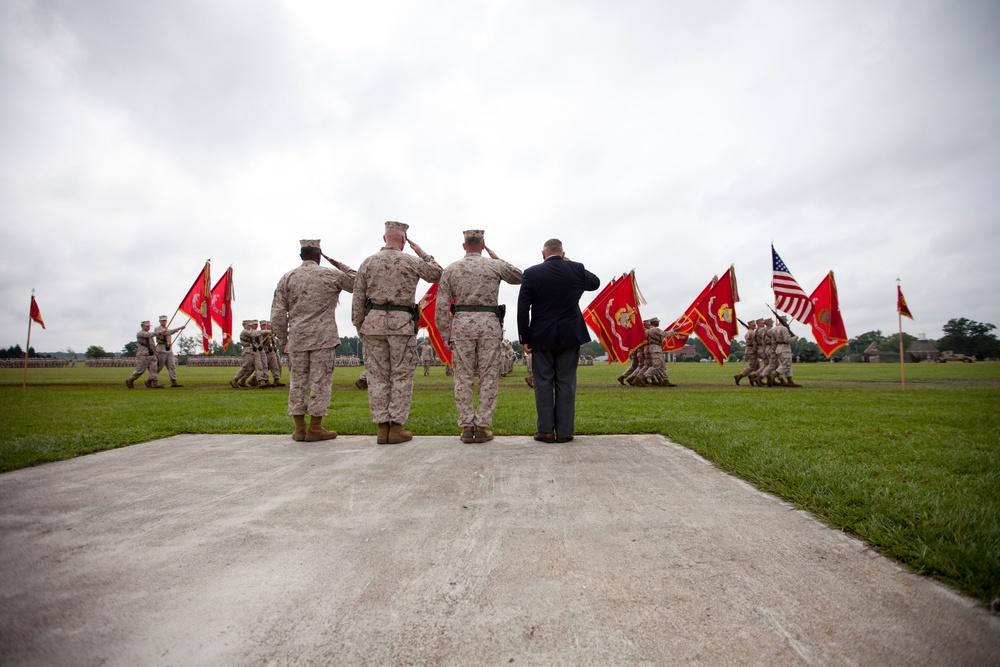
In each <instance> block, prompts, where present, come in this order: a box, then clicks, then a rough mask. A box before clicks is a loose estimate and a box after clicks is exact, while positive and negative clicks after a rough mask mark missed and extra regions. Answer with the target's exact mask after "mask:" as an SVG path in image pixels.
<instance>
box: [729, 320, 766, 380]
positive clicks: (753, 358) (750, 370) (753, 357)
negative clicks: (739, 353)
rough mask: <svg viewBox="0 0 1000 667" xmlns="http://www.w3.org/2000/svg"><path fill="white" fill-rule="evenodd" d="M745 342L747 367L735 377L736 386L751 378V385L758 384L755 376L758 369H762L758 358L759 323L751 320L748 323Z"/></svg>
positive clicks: (744, 337)
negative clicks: (741, 381)
mask: <svg viewBox="0 0 1000 667" xmlns="http://www.w3.org/2000/svg"><path fill="white" fill-rule="evenodd" d="M743 341H744V342H745V343H746V349H745V350H744V354H746V357H747V367H746V368H744V369H743V370H742V371H740V372H739V373H737V374H736V375H734V376H733V380H734V381H735V382H736V384H739V383H740V380H742V379H743V378H745V377H746V378H749V381H750V384H751V385H754V384H757V375H756V374H755V373H756V371H757V369H758V368H760V359H759V358H758V356H757V322H756V320H750V321H749V322H747V332H746V334H744V336H743Z"/></svg>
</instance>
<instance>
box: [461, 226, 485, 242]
mask: <svg viewBox="0 0 1000 667" xmlns="http://www.w3.org/2000/svg"><path fill="white" fill-rule="evenodd" d="M462 236H464V237H465V240H466V241H468V240H469V239H484V238H486V231H485V230H483V229H466V230H465V231H464V232H462Z"/></svg>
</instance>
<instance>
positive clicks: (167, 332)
mask: <svg viewBox="0 0 1000 667" xmlns="http://www.w3.org/2000/svg"><path fill="white" fill-rule="evenodd" d="M184 326H187V325H186V324H185V325H184ZM178 331H184V327H177V328H176V329H168V328H167V316H166V315H160V325H159V326H158V327H156V328H155V329H154V330H153V333H155V334H156V372H157V373H159V372H160V371H162V370H163V367H164V366H166V368H167V373H168V374H169V375H170V386H171V387H180V386H181V385H179V384H177V359H176V358H175V357H174V351H173V350H172V349H171V340H170V337H171V336H173V335H174V334H175V333H177V332H178Z"/></svg>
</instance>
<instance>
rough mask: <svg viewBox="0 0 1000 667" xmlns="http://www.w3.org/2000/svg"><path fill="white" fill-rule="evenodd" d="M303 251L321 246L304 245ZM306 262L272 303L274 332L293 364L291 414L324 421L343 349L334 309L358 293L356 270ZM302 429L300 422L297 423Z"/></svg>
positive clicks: (290, 275)
mask: <svg viewBox="0 0 1000 667" xmlns="http://www.w3.org/2000/svg"><path fill="white" fill-rule="evenodd" d="M300 243H302V244H303V246H302V247H303V248H309V247H313V246H311V245H309V244H312V243H315V247H316V248H319V241H318V240H317V241H312V240H303V241H301V242H300ZM334 266H335V267H336V268H328V267H325V266H320V265H319V264H317V263H316V262H314V261H311V260H305V261H303V262H302V264H301V266H299V267H298V268H295V269H292V270H291V271H289V272H288V273H286V274H285V275H283V276H282V277H281V280H279V281H278V286H277V287H276V288H275V290H274V300H273V301H272V302H271V330H272V331H273V332H274V336H275V338H276V339H277V341H278V344H279V345H280V346H281V347H282V348H283V349H284V350H285V354H286V355H287V356H288V359H289V368H290V370H289V376H290V377H291V380H290V382H291V386H290V387H289V390H288V414H290V415H292V416H293V417H296V416H298V417H301V416H302V415H306V414H308V415H310V416H312V417H324V416H326V414H327V412H329V410H330V393H331V391H332V389H333V368H334V348H336V347H337V345H339V344H340V336H339V334H338V332H337V318H336V308H337V304H338V303H339V302H340V293H341V292H342V291H344V292H351V291H353V290H354V284H355V282H354V280H355V275H356V274H357V272H356V271H354V269H352V268H351V267H349V266H347V265H346V264H342V263H340V262H335V263H334ZM296 423H298V422H296Z"/></svg>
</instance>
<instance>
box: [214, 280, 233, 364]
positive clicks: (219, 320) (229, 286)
mask: <svg viewBox="0 0 1000 667" xmlns="http://www.w3.org/2000/svg"><path fill="white" fill-rule="evenodd" d="M208 312H209V314H210V315H211V317H212V321H213V322H215V323H216V324H218V325H219V328H220V329H222V349H223V351H225V349H226V348H227V347H229V344H230V343H231V342H233V267H231V266H230V267H229V268H228V269H227V270H226V273H225V274H224V275H223V276H222V277H221V278H219V282H217V283H215V287H213V288H212V293H211V298H210V300H209V304H208Z"/></svg>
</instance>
